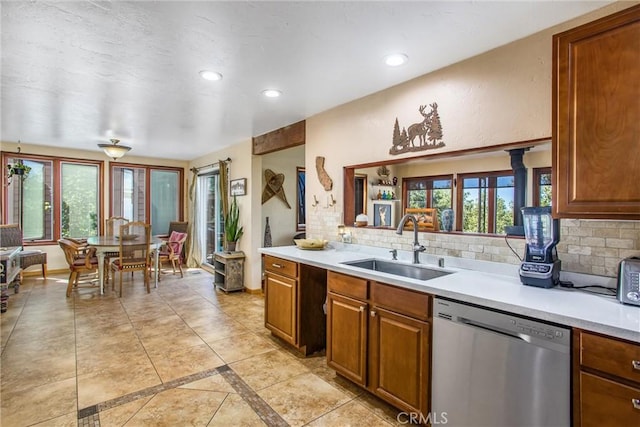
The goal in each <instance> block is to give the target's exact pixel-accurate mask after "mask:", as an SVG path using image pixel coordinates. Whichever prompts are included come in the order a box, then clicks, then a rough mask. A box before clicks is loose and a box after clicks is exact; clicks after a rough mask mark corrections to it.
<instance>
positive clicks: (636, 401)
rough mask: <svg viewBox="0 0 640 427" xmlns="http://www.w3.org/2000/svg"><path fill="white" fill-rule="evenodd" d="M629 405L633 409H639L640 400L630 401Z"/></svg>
mask: <svg viewBox="0 0 640 427" xmlns="http://www.w3.org/2000/svg"><path fill="white" fill-rule="evenodd" d="M631 404H632V405H633V408H634V409H640V399H631Z"/></svg>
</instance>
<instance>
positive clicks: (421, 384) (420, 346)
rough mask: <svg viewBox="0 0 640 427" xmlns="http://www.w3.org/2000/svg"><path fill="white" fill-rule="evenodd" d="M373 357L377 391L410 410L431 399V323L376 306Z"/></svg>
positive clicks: (373, 311) (373, 380) (419, 408)
mask: <svg viewBox="0 0 640 427" xmlns="http://www.w3.org/2000/svg"><path fill="white" fill-rule="evenodd" d="M370 316H371V326H370V335H369V336H370V342H371V345H370V347H369V349H370V355H369V360H370V361H371V365H370V366H371V369H370V373H371V376H370V386H371V388H372V389H373V390H374V393H375V394H377V395H378V396H380V397H382V398H384V399H385V400H386V401H388V402H389V403H391V404H392V405H394V406H396V407H398V408H401V409H403V410H404V411H406V412H422V411H424V410H426V408H428V399H429V388H430V387H429V360H430V357H429V354H430V352H429V347H430V346H429V341H430V337H431V334H430V327H429V323H427V322H423V321H419V320H416V319H412V318H410V317H407V316H402V315H400V314H397V313H393V312H391V311H388V310H385V309H383V308H379V307H376V306H374V307H372V308H371V312H370Z"/></svg>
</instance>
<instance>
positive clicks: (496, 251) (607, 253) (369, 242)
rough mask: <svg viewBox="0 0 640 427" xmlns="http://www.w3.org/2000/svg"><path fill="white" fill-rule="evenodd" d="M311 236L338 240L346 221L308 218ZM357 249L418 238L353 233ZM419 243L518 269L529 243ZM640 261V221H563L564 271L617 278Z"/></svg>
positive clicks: (472, 239)
mask: <svg viewBox="0 0 640 427" xmlns="http://www.w3.org/2000/svg"><path fill="white" fill-rule="evenodd" d="M307 215H308V217H307V236H308V237H317V238H324V239H327V240H330V241H337V240H339V236H338V234H337V233H338V224H339V223H340V218H341V215H340V213H339V212H335V211H330V210H316V211H314V212H308V213H307ZM348 230H349V231H350V232H351V234H352V240H353V243H356V244H360V245H366V246H375V247H384V248H390V249H398V250H405V251H411V246H412V242H413V232H411V231H405V232H404V233H403V234H402V235H398V234H396V233H395V232H394V231H392V230H388V229H386V230H381V229H375V228H356V227H349V228H348ZM418 240H419V241H420V244H422V245H424V246H425V247H426V248H427V249H426V253H427V254H432V255H444V256H454V257H459V258H469V259H477V260H482V261H495V262H504V263H509V264H519V263H520V260H519V259H518V257H517V256H516V255H515V254H514V253H513V252H512V251H511V249H510V248H509V245H510V246H511V247H512V248H513V250H514V251H515V252H516V253H517V254H518V255H519V256H520V257H522V256H523V255H524V239H519V238H509V239H508V240H507V241H505V239H504V237H484V236H478V235H473V236H467V235H463V234H446V233H419V235H418ZM632 255H639V256H640V221H604V220H581V219H563V220H560V243H559V244H558V258H560V260H561V261H562V270H563V271H572V272H575V273H584V274H594V275H598V276H607V277H616V276H617V269H618V263H619V262H620V260H622V259H623V258H626V257H629V256H632Z"/></svg>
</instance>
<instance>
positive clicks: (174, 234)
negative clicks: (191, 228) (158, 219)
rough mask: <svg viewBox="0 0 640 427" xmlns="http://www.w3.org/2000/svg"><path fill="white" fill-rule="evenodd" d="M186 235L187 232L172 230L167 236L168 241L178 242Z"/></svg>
mask: <svg viewBox="0 0 640 427" xmlns="http://www.w3.org/2000/svg"><path fill="white" fill-rule="evenodd" d="M186 237H187V233H180V232H179V231H172V232H171V236H169V241H170V242H179V241H180V240H182V239H184V238H186Z"/></svg>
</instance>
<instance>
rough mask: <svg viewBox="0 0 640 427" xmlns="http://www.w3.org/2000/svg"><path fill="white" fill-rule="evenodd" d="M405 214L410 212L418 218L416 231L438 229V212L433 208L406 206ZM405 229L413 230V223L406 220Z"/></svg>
mask: <svg viewBox="0 0 640 427" xmlns="http://www.w3.org/2000/svg"><path fill="white" fill-rule="evenodd" d="M404 213H405V214H411V215H413V216H415V217H416V219H417V220H418V231H438V213H437V212H436V210H435V209H433V208H406V209H405V210H404ZM404 229H405V230H413V223H411V222H409V221H407V223H406V224H405V225H404Z"/></svg>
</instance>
